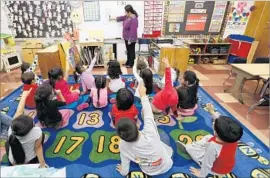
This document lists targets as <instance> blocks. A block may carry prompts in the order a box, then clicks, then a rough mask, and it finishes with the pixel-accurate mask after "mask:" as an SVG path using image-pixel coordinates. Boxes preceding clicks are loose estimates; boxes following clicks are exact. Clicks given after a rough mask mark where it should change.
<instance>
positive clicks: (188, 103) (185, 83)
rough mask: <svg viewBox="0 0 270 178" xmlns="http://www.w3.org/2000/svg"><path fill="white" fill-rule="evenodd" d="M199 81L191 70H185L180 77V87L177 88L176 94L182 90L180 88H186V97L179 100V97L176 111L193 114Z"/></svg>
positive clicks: (195, 107) (182, 113)
mask: <svg viewBox="0 0 270 178" xmlns="http://www.w3.org/2000/svg"><path fill="white" fill-rule="evenodd" d="M199 81H200V80H199V79H198V78H197V76H196V74H195V73H194V72H193V71H186V72H185V73H184V76H183V78H182V79H181V87H179V88H178V89H177V92H178V95H180V92H181V91H183V89H182V88H186V89H187V91H188V93H187V94H188V95H187V96H188V98H187V99H186V100H182V101H180V99H179V104H178V111H179V113H180V114H181V115H193V114H194V112H195V110H196V109H197V102H198V97H197V93H198V88H199Z"/></svg>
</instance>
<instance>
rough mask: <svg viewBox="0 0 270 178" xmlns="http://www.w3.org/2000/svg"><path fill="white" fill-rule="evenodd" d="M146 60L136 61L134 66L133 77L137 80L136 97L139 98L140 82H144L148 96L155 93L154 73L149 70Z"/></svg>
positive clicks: (135, 86)
mask: <svg viewBox="0 0 270 178" xmlns="http://www.w3.org/2000/svg"><path fill="white" fill-rule="evenodd" d="M146 62H147V61H146V59H145V58H137V59H136V60H135V64H134V66H133V75H134V77H135V79H136V82H135V85H134V88H135V90H136V91H135V96H136V97H139V93H138V88H137V85H138V83H139V82H140V81H143V82H144V85H145V87H146V94H147V95H149V94H151V93H152V92H153V73H152V71H151V70H150V69H149V68H148V67H149V66H148V65H147V64H148V63H146Z"/></svg>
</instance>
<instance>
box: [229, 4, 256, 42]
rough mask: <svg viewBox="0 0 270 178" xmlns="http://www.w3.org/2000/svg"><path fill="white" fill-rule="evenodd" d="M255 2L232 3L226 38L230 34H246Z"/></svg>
mask: <svg viewBox="0 0 270 178" xmlns="http://www.w3.org/2000/svg"><path fill="white" fill-rule="evenodd" d="M253 5H254V2H253V1H232V2H231V11H230V12H229V19H228V22H227V26H226V29H225V32H224V37H227V36H228V35H229V34H244V32H245V29H246V25H247V22H248V19H249V16H250V7H251V6H253Z"/></svg>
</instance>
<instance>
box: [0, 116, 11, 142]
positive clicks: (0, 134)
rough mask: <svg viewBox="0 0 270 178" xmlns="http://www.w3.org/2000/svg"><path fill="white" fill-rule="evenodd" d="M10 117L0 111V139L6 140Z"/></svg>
mask: <svg viewBox="0 0 270 178" xmlns="http://www.w3.org/2000/svg"><path fill="white" fill-rule="evenodd" d="M11 121H12V118H11V117H10V116H8V115H6V114H3V113H1V112H0V140H2V139H3V140H6V139H7V137H8V128H9V126H10V124H11Z"/></svg>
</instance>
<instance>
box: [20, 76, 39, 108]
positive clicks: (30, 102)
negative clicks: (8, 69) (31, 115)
mask: <svg viewBox="0 0 270 178" xmlns="http://www.w3.org/2000/svg"><path fill="white" fill-rule="evenodd" d="M21 79H22V83H23V84H24V85H23V91H28V90H29V89H30V88H32V90H31V92H30V94H29V95H28V97H27V98H26V102H25V105H26V107H27V108H29V109H34V108H35V107H36V103H35V100H34V97H35V92H36V90H37V88H38V85H37V84H36V83H35V74H34V73H33V72H24V73H23V74H22V76H21Z"/></svg>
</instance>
